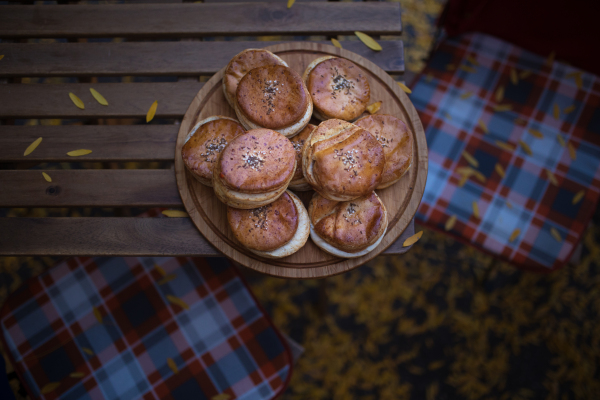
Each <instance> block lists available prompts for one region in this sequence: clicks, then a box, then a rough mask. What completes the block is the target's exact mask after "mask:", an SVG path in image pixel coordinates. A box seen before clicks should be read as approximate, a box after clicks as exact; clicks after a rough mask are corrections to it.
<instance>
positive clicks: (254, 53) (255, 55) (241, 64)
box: [223, 49, 288, 108]
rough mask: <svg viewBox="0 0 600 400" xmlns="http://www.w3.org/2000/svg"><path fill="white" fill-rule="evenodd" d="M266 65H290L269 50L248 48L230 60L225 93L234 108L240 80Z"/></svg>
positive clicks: (224, 84)
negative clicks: (249, 72) (252, 70)
mask: <svg viewBox="0 0 600 400" xmlns="http://www.w3.org/2000/svg"><path fill="white" fill-rule="evenodd" d="M265 65H283V66H286V67H287V66H288V65H287V63H286V62H285V61H283V60H282V59H281V58H279V57H277V56H276V55H275V54H273V53H271V52H270V51H268V50H262V49H246V50H244V51H242V52H241V53H239V54H237V55H236V56H235V57H233V58H232V59H231V61H229V64H227V67H226V68H225V73H224V74H223V93H224V94H225V98H226V99H227V102H228V103H229V105H230V106H231V107H232V108H234V107H235V106H234V104H235V91H236V90H237V87H238V84H239V83H240V80H241V79H242V78H243V77H244V75H246V74H247V73H248V71H250V70H251V69H254V68H257V67H264V66H265Z"/></svg>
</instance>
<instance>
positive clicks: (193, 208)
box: [175, 42, 427, 278]
mask: <svg viewBox="0 0 600 400" xmlns="http://www.w3.org/2000/svg"><path fill="white" fill-rule="evenodd" d="M268 49H269V50H271V51H273V52H274V53H276V54H277V55H279V56H280V57H281V58H283V59H284V60H285V61H286V62H287V63H288V64H289V65H290V67H291V68H293V69H294V70H296V71H297V72H299V73H302V72H303V71H304V69H305V68H306V66H307V65H308V64H309V63H310V62H311V61H312V60H314V59H315V58H318V57H320V56H323V55H336V56H341V57H344V58H347V59H349V60H351V61H353V62H354V63H356V64H357V65H359V66H361V67H362V68H363V70H364V71H365V73H366V75H367V76H368V79H369V84H370V87H371V102H375V101H382V102H383V104H382V108H381V111H380V113H381V114H391V115H395V116H397V117H399V118H401V119H402V120H404V121H405V122H406V123H407V125H408V126H409V127H410V129H411V130H412V131H413V133H414V144H413V163H412V167H411V169H410V170H409V172H408V173H407V174H406V175H405V176H404V177H403V178H402V179H401V180H400V181H399V182H397V183H396V184H394V185H392V186H390V187H389V188H386V189H383V190H378V191H377V192H378V194H379V196H380V197H381V199H382V200H383V202H384V204H385V205H386V208H387V210H388V215H389V221H390V223H389V226H388V230H387V233H386V235H385V236H384V238H383V240H382V242H381V244H380V245H379V246H378V247H377V248H376V249H375V250H374V251H372V252H371V253H369V254H367V255H365V256H363V257H359V258H354V259H339V258H335V257H333V256H330V255H327V254H326V253H324V252H323V251H322V250H320V249H319V248H318V247H317V246H316V245H314V243H312V241H310V240H309V241H308V242H307V243H306V245H305V246H304V247H303V248H302V249H300V250H299V251H298V252H297V253H295V254H293V255H291V256H288V257H285V258H282V259H277V260H269V259H263V258H261V257H258V256H256V255H254V254H253V253H251V252H249V251H248V250H246V249H244V248H242V247H241V246H240V245H239V243H238V242H237V241H236V240H235V238H234V236H233V234H232V233H231V231H230V229H229V227H228V224H227V219H226V207H225V205H224V204H223V203H221V202H220V201H219V200H217V199H216V196H215V195H214V193H213V190H212V188H208V187H206V186H203V185H202V184H200V183H198V182H197V181H196V180H194V179H193V178H192V177H191V176H190V174H188V173H187V171H186V170H185V167H184V165H183V160H182V159H181V156H180V150H181V148H182V146H183V144H184V140H185V137H186V135H187V132H188V130H189V128H190V127H191V126H193V125H194V124H195V122H196V121H197V120H199V119H202V118H206V117H208V116H210V115H215V114H218V115H228V116H234V113H233V110H232V109H231V108H230V107H229V105H228V104H227V102H226V101H225V98H224V95H223V91H222V88H221V79H222V76H223V70H221V71H219V72H218V73H217V74H215V75H214V76H213V77H212V78H211V79H210V80H209V81H208V82H207V83H206V85H205V86H204V87H203V88H202V90H200V92H199V93H198V94H197V96H196V97H195V98H194V100H193V101H192V103H191V105H190V107H189V108H188V110H187V112H186V114H185V116H184V118H183V121H182V123H181V126H180V130H179V134H178V138H177V147H176V151H175V170H176V174H177V185H178V187H179V191H180V194H181V198H182V200H183V204H184V205H185V208H186V210H187V211H188V213H189V214H190V217H191V219H192V221H193V222H194V223H195V224H196V226H197V227H198V229H199V230H200V231H201V232H202V234H203V235H204V236H205V237H206V238H207V240H208V241H209V242H210V243H212V244H213V245H214V246H215V247H216V248H218V249H219V250H220V251H222V252H223V254H225V255H226V256H227V257H229V258H232V259H233V260H235V261H237V262H239V263H241V264H243V265H245V266H247V267H249V268H252V269H255V270H257V271H260V272H263V273H266V274H270V275H275V276H281V277H286V278H311V277H323V276H330V275H335V274H338V273H342V272H345V271H348V270H350V269H352V268H355V267H357V266H358V265H361V264H363V263H365V262H367V261H368V260H370V259H372V258H373V257H375V256H376V255H377V254H379V253H381V252H382V251H383V250H385V249H386V248H387V247H389V246H390V245H391V244H392V243H393V242H394V241H395V240H396V239H397V238H398V237H399V236H400V235H401V233H402V232H403V231H405V229H406V228H407V227H408V226H409V224H410V222H411V220H412V218H413V216H414V214H415V212H416V210H417V207H418V205H419V203H420V201H421V197H422V195H423V191H424V189H425V181H426V178H427V144H426V140H425V133H424V131H423V127H422V125H421V122H420V120H419V117H418V115H417V112H416V110H415V109H414V107H413V105H412V103H411V102H410V100H409V99H408V97H407V96H406V94H405V93H404V92H403V91H402V90H401V89H400V87H399V86H398V85H397V84H396V82H395V81H394V80H393V79H392V78H391V77H390V76H389V75H388V74H386V73H385V72H384V71H383V70H381V69H380V68H379V67H377V66H376V65H375V64H373V63H372V62H370V61H369V60H366V59H365V58H363V57H361V56H359V55H357V54H354V53H352V52H349V51H347V50H343V49H337V48H335V47H333V46H328V45H322V44H317V43H306V42H303V43H288V44H281V45H276V46H273V47H271V48H268ZM299 195H300V197H301V199H302V200H303V201H304V202H305V204H306V203H307V202H308V200H309V199H310V192H306V193H300V194H299Z"/></svg>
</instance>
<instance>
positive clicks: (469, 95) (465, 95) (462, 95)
mask: <svg viewBox="0 0 600 400" xmlns="http://www.w3.org/2000/svg"><path fill="white" fill-rule="evenodd" d="M472 95H473V92H464V93H463V94H461V95H460V98H461V99H463V100H465V99H468V98H469V97H471V96H472Z"/></svg>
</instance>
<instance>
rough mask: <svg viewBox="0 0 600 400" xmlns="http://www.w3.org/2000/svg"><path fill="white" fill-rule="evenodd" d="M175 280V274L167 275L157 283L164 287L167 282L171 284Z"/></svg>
mask: <svg viewBox="0 0 600 400" xmlns="http://www.w3.org/2000/svg"><path fill="white" fill-rule="evenodd" d="M175 278H177V275H175V274H169V275H167V276H165V277H164V278H162V279H161V280H160V281H158V284H159V285H164V284H165V283H167V282H171V281H172V280H173V279H175Z"/></svg>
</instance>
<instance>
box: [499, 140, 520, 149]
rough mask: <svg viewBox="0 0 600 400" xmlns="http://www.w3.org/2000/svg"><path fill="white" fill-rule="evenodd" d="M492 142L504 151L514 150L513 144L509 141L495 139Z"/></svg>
mask: <svg viewBox="0 0 600 400" xmlns="http://www.w3.org/2000/svg"><path fill="white" fill-rule="evenodd" d="M494 143H496V146H498V147H500V148H501V149H504V150H506V151H515V146H514V145H512V144H510V143H506V142H503V141H501V140H496V141H495V142H494Z"/></svg>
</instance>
